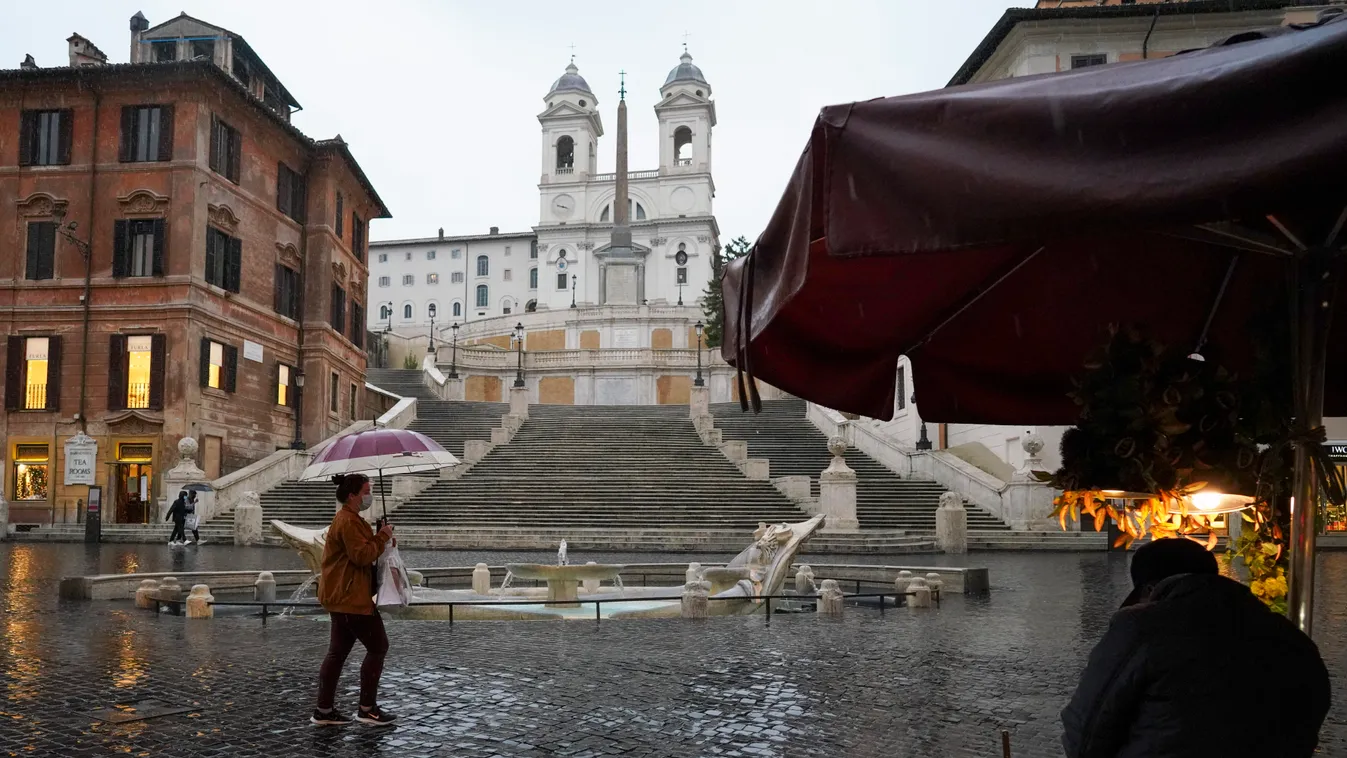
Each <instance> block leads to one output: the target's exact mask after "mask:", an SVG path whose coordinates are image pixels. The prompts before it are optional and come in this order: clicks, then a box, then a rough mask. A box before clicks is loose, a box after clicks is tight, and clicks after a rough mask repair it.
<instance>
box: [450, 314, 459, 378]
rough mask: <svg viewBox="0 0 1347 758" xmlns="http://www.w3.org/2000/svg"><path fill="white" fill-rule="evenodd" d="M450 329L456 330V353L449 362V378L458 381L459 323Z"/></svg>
mask: <svg viewBox="0 0 1347 758" xmlns="http://www.w3.org/2000/svg"><path fill="white" fill-rule="evenodd" d="M449 328H450V329H452V330H454V352H453V354H452V355H453V358H451V359H450V362H449V378H450V379H457V378H458V322H457V321H455V322H454V325H453V326H451V327H449Z"/></svg>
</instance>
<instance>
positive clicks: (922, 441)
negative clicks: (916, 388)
mask: <svg viewBox="0 0 1347 758" xmlns="http://www.w3.org/2000/svg"><path fill="white" fill-rule="evenodd" d="M909 402H911V403H912V405H914V406H915V405H916V404H917V396H916V395H913V396H912V399H911V400H910V401H909ZM917 414H918V416H917V417H918V418H921V416H920V414H921V411H920V410H918V411H917ZM917 449H918V450H930V449H931V438H930V437H927V436H926V419H924V418H923V419H921V432H920V435H919V436H918V437H917Z"/></svg>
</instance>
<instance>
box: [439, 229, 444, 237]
mask: <svg viewBox="0 0 1347 758" xmlns="http://www.w3.org/2000/svg"><path fill="white" fill-rule="evenodd" d="M440 239H441V240H443V239H444V227H442V226H441V227H440Z"/></svg>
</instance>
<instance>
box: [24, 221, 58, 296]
mask: <svg viewBox="0 0 1347 758" xmlns="http://www.w3.org/2000/svg"><path fill="white" fill-rule="evenodd" d="M27 262H28V266H27V268H26V269H25V273H24V278H25V279H31V280H34V281H36V280H40V279H51V278H53V277H54V276H55V275H56V222H54V221H32V222H29V224H28V261H27Z"/></svg>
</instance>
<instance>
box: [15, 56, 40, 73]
mask: <svg viewBox="0 0 1347 758" xmlns="http://www.w3.org/2000/svg"><path fill="white" fill-rule="evenodd" d="M19 68H21V69H23V70H25V71H33V70H35V69H36V68H37V61H35V60H33V55H32V53H29V54H27V55H25V56H23V63H20V64H19Z"/></svg>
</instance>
